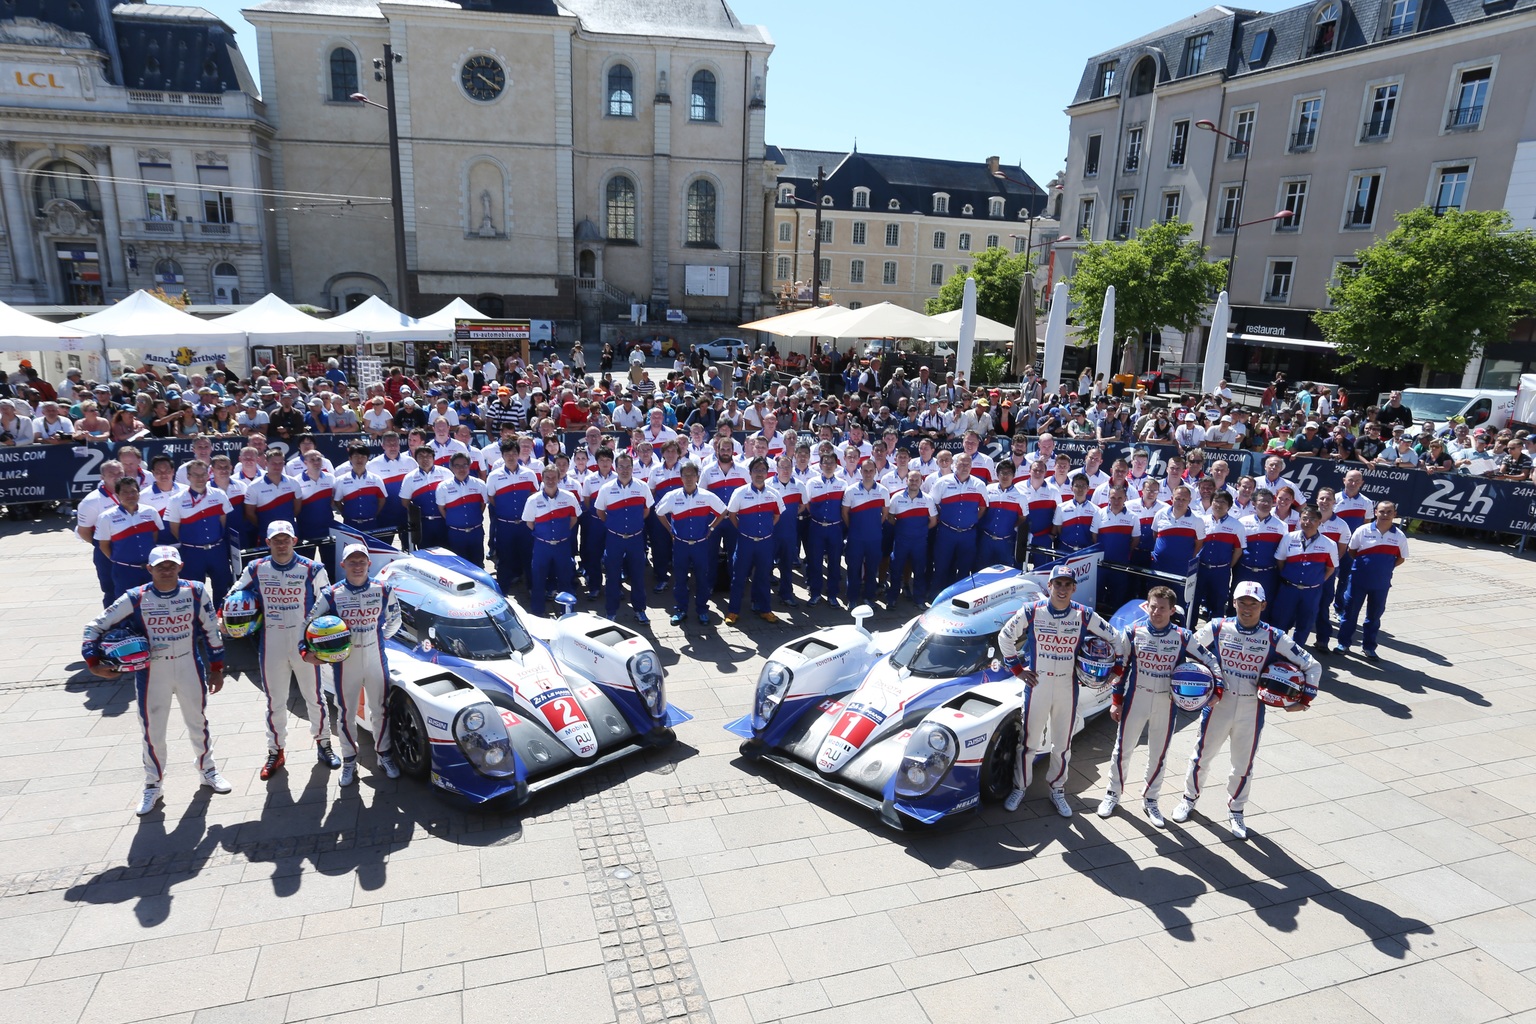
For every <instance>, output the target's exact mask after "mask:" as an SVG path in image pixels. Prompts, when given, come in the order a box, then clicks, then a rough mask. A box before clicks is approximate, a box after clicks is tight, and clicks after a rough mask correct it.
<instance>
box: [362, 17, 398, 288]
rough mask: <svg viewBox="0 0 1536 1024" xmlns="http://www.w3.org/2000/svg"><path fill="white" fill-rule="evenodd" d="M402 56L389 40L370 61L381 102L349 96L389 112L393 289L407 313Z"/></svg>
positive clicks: (363, 96) (365, 97)
mask: <svg viewBox="0 0 1536 1024" xmlns="http://www.w3.org/2000/svg"><path fill="white" fill-rule="evenodd" d="M404 59H405V54H403V53H396V52H395V50H394V47H392V46H390V44H389V43H385V44H384V57H383V59H382V60H380V59H378V58H375V59H374V62H373V80H374V81H375V82H383V83H384V98H385V101H386V102H384V103H375V102H374V101H373V100H370V99H369V98H368V97H367V96H366V95H365V94H363V93H360V92H355V93H353V94H352V96H351V98H352V99H353V100H356V101H357V102H358V103H364V104H367V105H368V106H370V107H378V108H379V109H380V110H382V111H384V112H385V113H386V114H388V115H389V180H390V189H391V193H392V194H391V196H390V208H391V212H393V214H394V222H395V288H396V290H397V292H398V294H399V306H400V311H401V312H402V313H406V314H407V315H409V313H410V309H409V306H410V293H409V292H408V291H407V290H406V280H407V277H406V275H407V270H406V266H405V192H404V188H403V186H402V185H401V183H400V120H399V117H398V116H397V115H396V113H395V65H396V64H399V63H400V62H401V61H402V60H404Z"/></svg>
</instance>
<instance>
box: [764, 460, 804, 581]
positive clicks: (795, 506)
mask: <svg viewBox="0 0 1536 1024" xmlns="http://www.w3.org/2000/svg"><path fill="white" fill-rule="evenodd" d="M768 486H770V487H772V488H773V492H774V493H775V494H777V495H778V496H779V501H780V502H782V503H783V505H784V511H783V513H782V514H781V515H780V516H779V518H778V521H777V522H775V523H774V524H773V564H774V566H775V568H777V570H778V573H779V585H778V589H779V600H780V601H781V602H782V603H783V604H784V605H785V606H786V607H789V608H793V607H795V606H796V605H798V604H799V603H800V602H799V601H797V600H795V591H794V583H795V581H794V574H795V562H796V560H797V559H798V558H799V557H800V529H801V525H802V524H801V518H802V513H803V512H804V510H805V488H804V486H802V485H801V483H800V481H798V480H796V479H795V461H794V459H793V458H791V457H790V456H789V455H788V454H785V455H780V456H779V457H778V473H777V474H776V475H775V476H774V478H773V479H772V480H770V481H768Z"/></svg>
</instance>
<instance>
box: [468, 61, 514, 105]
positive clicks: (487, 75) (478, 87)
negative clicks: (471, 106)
mask: <svg viewBox="0 0 1536 1024" xmlns="http://www.w3.org/2000/svg"><path fill="white" fill-rule="evenodd" d="M459 85H461V86H462V87H463V89H464V91H465V92H466V93H468V94H469V98H470V99H472V100H480V101H482V102H486V101H489V100H493V99H495V98H496V97H498V96H500V95H501V92H502V90H503V89H505V88H506V87H507V73H506V72H505V71H503V70H501V65H500V64H498V63H496V60H495V59H494V58H492V57H487V56H485V55H484V54H477V55H475V56H473V57H471V58H469V60H466V61H465V62H464V66H463V67H462V68H460V69H459Z"/></svg>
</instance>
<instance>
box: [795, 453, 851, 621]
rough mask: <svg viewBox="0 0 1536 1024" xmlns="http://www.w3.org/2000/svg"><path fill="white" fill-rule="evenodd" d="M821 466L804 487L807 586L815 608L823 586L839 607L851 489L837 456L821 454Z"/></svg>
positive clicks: (830, 599)
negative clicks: (846, 509) (845, 503)
mask: <svg viewBox="0 0 1536 1024" xmlns="http://www.w3.org/2000/svg"><path fill="white" fill-rule="evenodd" d="M820 465H821V469H820V471H819V472H816V473H812V474H811V476H810V479H809V480H807V481H806V484H805V504H806V508H807V509H809V512H808V513H807V514H808V516H809V518H810V524H811V525H810V529H809V531H808V532H807V534H806V538H805V554H806V558H807V564H806V570H805V583H806V587H807V588H808V589H809V590H810V592H811V604H813V605H817V604H820V603H821V600H822V587H823V586H825V587H826V597H827V600H829V601H831V602H832V603H833V604H836V603H837V594H838V591H839V590H840V589H841V586H842V569H843V492H844V491H845V490H847V487H848V480H847V478H846V477H844V476H843V474H842V472H841V471H840V470H839V469H838V468H837V456H836V455H834V454H833V453H832V452H831V451H830V450H824V451H822V453H821V460H820ZM823 580H825V584H823Z"/></svg>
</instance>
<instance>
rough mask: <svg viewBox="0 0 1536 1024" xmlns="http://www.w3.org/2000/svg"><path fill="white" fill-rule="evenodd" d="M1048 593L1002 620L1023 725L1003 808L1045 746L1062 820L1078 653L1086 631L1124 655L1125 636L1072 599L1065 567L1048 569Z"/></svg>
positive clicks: (1018, 797)
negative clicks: (1019, 686)
mask: <svg viewBox="0 0 1536 1024" xmlns="http://www.w3.org/2000/svg"><path fill="white" fill-rule="evenodd" d="M1046 586H1047V588H1048V591H1049V595H1050V596H1049V597H1048V598H1042V599H1038V600H1036V601H1034V602H1032V603H1030V604H1026V605H1025V606H1024V607H1023V608H1020V609H1019V610H1018V611H1017V612H1015V613H1014V614H1013V617H1012V618H1010V619H1009V620H1008V621H1007V622H1006V623H1004V624H1003V628H1002V631H1001V632H1000V633H999V634H998V638H997V640H998V649H999V650H1000V651H1001V652H1002V654H1003V658H1004V659H1005V663H1006V664H1007V665H1008V668H1009V669H1010V670H1011V671H1012V672H1013V674H1014V675H1016V676H1018V677H1019V678H1020V679H1022V680H1023V681H1024V710H1023V728H1022V729H1020V730H1019V749H1018V758H1017V760H1016V761H1015V762H1014V766H1013V792H1012V793H1010V794H1008V799H1007V801H1005V802H1004V804H1003V806H1004V807H1005V808H1007V809H1008V810H1010V811H1016V810H1018V809H1019V805H1020V804H1021V803H1023V802H1024V791H1025V790H1027V789H1029V783H1030V779H1031V777H1032V776H1033V774H1034V773H1033V767H1034V759H1035V755H1036V754H1039V753H1040V752H1041V751H1043V750H1044V749H1045V745H1046V742H1047V740H1049V743H1050V748H1051V759H1050V762H1049V765H1048V767H1047V769H1046V770H1047V779H1046V781H1047V783H1048V784H1049V785H1050V787H1051V804H1052V805H1053V806H1054V807H1055V808H1056V812H1057V813H1058V814H1060V815H1061V816H1062V817H1063V818H1070V817H1072V807H1071V805H1070V804H1068V803H1067V797H1066V793H1065V792H1064V791H1063V787H1065V785H1066V781H1067V766H1068V764H1069V763H1070V762H1071V760H1072V727H1073V724H1074V723H1075V722H1076V720H1077V652H1078V648H1079V647H1081V646H1082V643H1083V641H1084V640H1086V639H1087V638H1088V635H1089V634H1093V635H1094V636H1098V637H1102V638H1103V639H1104V640H1107V641H1108V642H1109V645H1110V646H1111V647H1113V648H1114V649H1115V656H1116V657H1117V658H1121V657H1124V654H1125V638H1124V637H1122V636H1121V635H1120V632H1119V630H1117V629H1115V628H1114V627H1113V626H1111V625H1110V624H1109V623H1107V622H1105V621H1104V620H1103V619H1101V618H1099V617H1098V616H1097V615H1095V614H1094V613H1093V612H1091V611H1089V610H1088V609H1087V608H1084V607H1083V606H1082V605H1080V604H1077V603H1076V602H1074V601H1073V600H1072V594H1073V593H1074V592H1075V591H1076V590H1077V578H1076V577H1074V576H1073V575H1072V570H1071V569H1068V568H1067V567H1066V566H1057V567H1056V568H1055V569H1053V570H1051V576H1050V579H1049V581H1048V582H1047V584H1046Z"/></svg>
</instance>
